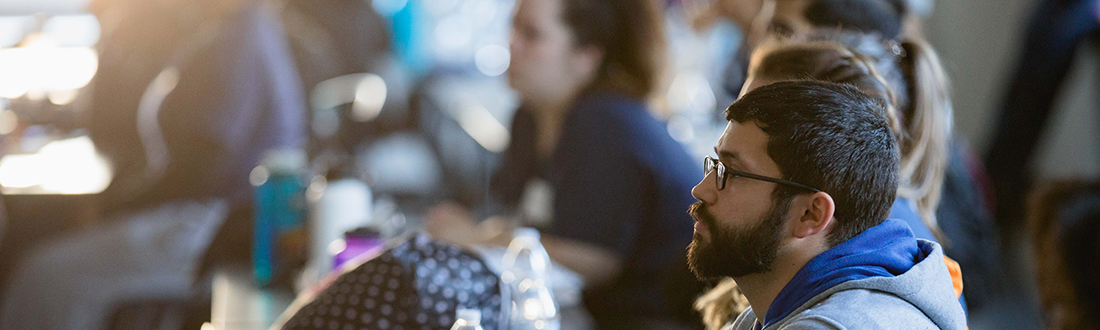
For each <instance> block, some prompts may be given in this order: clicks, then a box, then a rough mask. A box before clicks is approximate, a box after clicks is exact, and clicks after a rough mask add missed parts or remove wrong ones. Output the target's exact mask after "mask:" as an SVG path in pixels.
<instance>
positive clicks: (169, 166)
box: [0, 0, 306, 329]
mask: <svg viewBox="0 0 1100 330" xmlns="http://www.w3.org/2000/svg"><path fill="white" fill-rule="evenodd" d="M91 11H92V12H93V13H95V14H96V15H97V17H98V18H99V19H100V21H101V26H102V27H103V37H102V39H101V42H100V54H101V55H100V64H99V70H98V72H97V74H96V77H95V81H94V87H93V88H94V91H92V96H91V104H90V109H88V110H87V111H86V114H87V122H88V123H87V125H88V129H89V132H90V134H91V137H92V139H93V141H94V142H95V143H96V147H97V149H98V150H100V151H101V152H102V153H103V154H105V155H106V156H107V157H108V158H109V159H111V161H112V162H113V168H114V172H115V177H114V180H113V181H112V182H111V185H110V186H109V187H108V188H107V190H106V191H104V192H103V193H102V194H101V198H102V201H101V202H102V209H103V211H104V214H105V217H104V219H103V220H102V221H101V222H100V223H98V224H96V225H95V226H94V227H92V228H87V229H85V230H82V231H79V232H74V233H70V234H68V235H66V236H63V237H61V238H59V239H56V240H52V241H49V242H45V243H44V244H42V245H40V246H39V247H37V248H36V249H34V250H33V251H32V252H31V253H29V254H28V255H27V256H25V258H23V261H22V263H21V265H20V266H19V267H18V268H17V270H16V271H15V273H14V274H13V276H12V278H11V281H10V283H8V286H7V288H8V289H7V291H6V296H5V297H4V300H3V305H2V310H0V313H2V315H0V317H2V319H0V328H3V329H99V328H103V327H105V326H106V325H107V324H105V323H106V322H107V321H108V320H109V318H110V316H111V313H112V312H113V311H112V308H115V307H116V306H118V305H120V304H124V303H126V302H132V301H135V300H137V301H140V300H146V299H155V300H164V299H185V298H186V297H188V296H189V295H190V294H191V287H192V283H193V282H194V281H195V277H196V275H197V273H198V269H199V266H198V265H199V263H200V260H201V259H202V256H203V254H204V252H206V251H207V248H208V247H209V246H210V244H211V242H212V241H213V240H214V237H215V234H216V233H217V232H218V231H219V229H222V230H223V231H224V230H225V228H232V230H229V231H230V232H231V233H230V234H231V235H230V236H232V237H234V239H233V240H231V241H232V242H234V243H235V244H239V247H238V249H236V250H235V251H236V252H237V253H241V254H243V255H245V256H247V252H248V247H249V243H248V242H249V241H248V240H247V238H248V237H250V235H251V233H250V232H248V231H247V229H248V228H250V226H249V224H250V223H251V200H252V187H251V185H250V184H249V180H248V175H249V172H250V171H251V170H252V168H253V167H254V166H255V165H256V164H257V163H258V162H259V160H260V157H261V154H262V153H263V152H265V151H266V150H270V149H277V148H302V147H304V145H305V138H306V137H305V131H304V130H305V102H304V100H303V97H302V87H301V85H300V81H299V76H298V73H297V71H296V69H295V66H294V62H293V58H292V55H291V53H290V50H289V48H288V46H287V44H286V40H285V37H284V35H283V33H282V27H281V25H280V23H279V22H278V20H277V16H276V14H275V12H274V11H273V10H272V9H271V8H270V7H269V5H268V4H267V3H265V2H263V1H258V0H233V1H224V0H217V1H215V0H194V1H191V0H166V1H129V0H104V1H95V2H93V3H92V4H91ZM231 224H235V225H231ZM223 227H224V228H223Z"/></svg>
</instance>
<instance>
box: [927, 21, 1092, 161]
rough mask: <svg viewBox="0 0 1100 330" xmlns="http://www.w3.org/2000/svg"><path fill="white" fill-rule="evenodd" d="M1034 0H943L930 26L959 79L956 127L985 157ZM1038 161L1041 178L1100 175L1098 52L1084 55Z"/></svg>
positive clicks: (950, 69)
mask: <svg viewBox="0 0 1100 330" xmlns="http://www.w3.org/2000/svg"><path fill="white" fill-rule="evenodd" d="M1035 4H1036V2H1035V0H940V1H936V7H935V12H934V13H933V15H932V17H931V18H930V19H929V20H928V21H927V25H926V30H927V32H928V35H929V39H931V41H932V43H933V44H934V45H935V46H936V48H937V50H939V52H940V55H941V56H942V57H943V60H944V62H945V65H946V66H947V70H948V72H949V74H950V75H951V77H952V79H953V80H954V90H955V123H956V132H958V133H959V134H963V135H965V136H966V137H968V138H969V139H970V141H971V142H972V144H973V147H974V149H975V150H976V151H977V152H978V153H979V155H984V152H985V150H986V149H987V148H988V144H989V143H990V140H991V139H992V136H991V135H992V132H993V130H994V128H995V125H996V122H997V111H998V109H997V106H998V104H999V102H1000V99H1001V95H1002V94H1003V92H1004V89H1005V88H1006V85H1007V81H1008V79H1009V75H1010V74H1011V70H1012V68H1013V66H1014V65H1015V64H1014V62H1015V60H1016V57H1017V52H1018V51H1019V50H1020V47H1021V42H1022V39H1023V33H1024V28H1025V27H1024V25H1025V24H1026V21H1027V19H1028V16H1029V15H1030V14H1031V12H1032V10H1033V7H1034V6H1035ZM1079 53H1080V55H1081V56H1079V57H1078V61H1077V63H1075V65H1074V66H1073V69H1072V70H1073V72H1072V73H1071V74H1070V77H1069V79H1068V82H1069V83H1068V84H1067V85H1066V88H1065V89H1064V92H1063V93H1062V95H1061V96H1060V97H1059V100H1058V101H1057V102H1056V113H1057V114H1056V115H1055V116H1054V117H1052V118H1051V122H1050V125H1049V126H1048V129H1047V134H1045V136H1044V137H1043V138H1042V141H1041V142H1040V146H1041V147H1040V150H1039V153H1038V157H1037V159H1036V160H1035V163H1034V166H1036V167H1035V168H1036V169H1037V170H1038V171H1039V172H1040V173H1041V176H1042V177H1047V178H1050V177H1072V176H1078V177H1092V178H1096V177H1100V143H1097V142H1100V138H1098V134H1097V130H1098V128H1097V124H1098V123H1100V116H1098V115H1097V112H1100V109H1098V107H1097V104H1098V103H1097V99H1096V96H1095V94H1097V93H1096V92H1097V91H1098V90H1100V89H1098V88H1100V86H1098V81H1100V79H1097V78H1096V77H1097V70H1098V68H1097V65H1096V60H1097V54H1096V52H1094V51H1092V50H1091V49H1086V50H1083V51H1081V52H1079Z"/></svg>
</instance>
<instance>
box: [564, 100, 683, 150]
mask: <svg viewBox="0 0 1100 330" xmlns="http://www.w3.org/2000/svg"><path fill="white" fill-rule="evenodd" d="M566 126H568V127H567V129H566V131H565V132H566V133H565V134H567V135H577V136H582V137H585V139H584V140H586V141H588V142H593V141H596V140H601V141H602V142H603V143H608V144H612V145H616V146H619V147H626V148H630V147H632V146H635V145H645V144H651V143H652V142H648V141H650V140H652V139H656V138H659V137H660V134H661V133H664V134H665V135H668V133H667V132H663V131H662V130H661V128H662V125H660V123H659V122H658V121H657V120H656V119H655V118H654V117H653V115H651V114H650V108H649V107H648V106H647V105H646V104H645V103H644V102H643V101H641V100H638V99H635V98H632V97H629V96H625V95H621V94H614V93H589V94H586V95H583V96H581V97H579V98H578V99H577V100H576V103H574V105H573V110H572V112H571V113H570V115H569V119H567V124H566ZM647 142H648V143H647Z"/></svg>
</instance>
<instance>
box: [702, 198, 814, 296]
mask: <svg viewBox="0 0 1100 330" xmlns="http://www.w3.org/2000/svg"><path fill="white" fill-rule="evenodd" d="M781 199H782V200H780V201H779V202H778V203H774V204H773V205H772V207H771V209H769V210H768V213H767V215H765V216H764V220H763V221H761V222H760V223H759V224H756V225H754V226H752V227H750V228H748V229H740V228H727V227H723V226H721V225H720V224H719V223H718V221H717V219H715V218H714V215H713V214H711V213H710V212H709V211H708V210H707V209H706V205H705V204H703V202H697V203H695V204H692V205H691V208H690V209H689V210H688V213H689V214H691V215H692V217H694V218H695V219H697V220H698V221H702V222H703V224H704V225H706V227H707V231H708V232H709V234H710V239H709V240H707V239H705V238H703V237H702V236H701V235H700V234H699V233H695V239H693V240H692V241H691V245H689V246H688V254H687V257H688V267H690V268H691V271H692V272H693V273H695V276H696V277H698V278H699V279H700V280H704V281H706V280H710V279H714V278H719V277H724V276H729V277H741V276H745V275H750V274H758V273H764V272H768V271H771V269H772V264H773V263H775V258H776V254H777V253H778V252H779V230H780V228H781V227H782V226H783V219H784V218H786V217H787V211H788V210H789V209H790V206H791V201H792V199H793V198H781Z"/></svg>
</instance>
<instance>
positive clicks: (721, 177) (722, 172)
mask: <svg viewBox="0 0 1100 330" xmlns="http://www.w3.org/2000/svg"><path fill="white" fill-rule="evenodd" d="M714 170H717V171H718V173H717V174H718V175H716V176H715V187H718V190H722V189H726V179H727V178H729V177H731V176H732V177H735V178H736V177H746V178H749V179H754V180H760V181H767V182H774V183H778V184H781V185H787V186H791V187H795V188H799V189H805V190H809V191H812V192H815V193H816V192H821V190H818V189H817V188H814V187H810V186H807V185H804V184H801V183H798V182H794V181H787V180H783V179H778V178H773V177H767V176H763V175H756V174H752V173H749V172H742V171H738V170H731V169H728V168H726V164H722V162H720V161H718V160H717V159H714V158H713V157H711V156H706V157H704V158H703V172H704V173H705V174H703V175H707V174H710V172H711V171H714Z"/></svg>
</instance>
